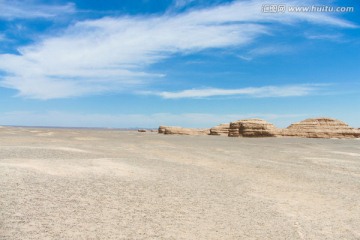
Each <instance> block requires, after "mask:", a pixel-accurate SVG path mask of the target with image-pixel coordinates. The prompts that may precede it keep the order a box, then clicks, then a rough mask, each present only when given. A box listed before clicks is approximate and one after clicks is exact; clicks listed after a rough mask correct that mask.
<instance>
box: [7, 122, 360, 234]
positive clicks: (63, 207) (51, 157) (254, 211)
mask: <svg viewBox="0 0 360 240" xmlns="http://www.w3.org/2000/svg"><path fill="white" fill-rule="evenodd" d="M359 226H360V141H359V140H335V139H299V138H260V139H249V138H228V137H216V136H164V135H160V134H155V133H137V132H130V131H129V132H126V131H117V130H79V129H35V128H10V127H5V128H0V239H6V240H7V239H9V240H10V239H360V228H359Z"/></svg>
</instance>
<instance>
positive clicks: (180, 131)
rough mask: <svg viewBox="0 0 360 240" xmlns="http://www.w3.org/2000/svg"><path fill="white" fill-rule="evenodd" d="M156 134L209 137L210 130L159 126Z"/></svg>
mask: <svg viewBox="0 0 360 240" xmlns="http://www.w3.org/2000/svg"><path fill="white" fill-rule="evenodd" d="M158 132H159V133H163V134H176V135H209V134H210V129H197V128H182V127H173V126H160V127H159V130H158Z"/></svg>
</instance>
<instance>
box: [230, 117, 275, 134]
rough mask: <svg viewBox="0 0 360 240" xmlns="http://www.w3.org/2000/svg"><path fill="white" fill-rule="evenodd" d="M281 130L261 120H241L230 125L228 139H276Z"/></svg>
mask: <svg viewBox="0 0 360 240" xmlns="http://www.w3.org/2000/svg"><path fill="white" fill-rule="evenodd" d="M280 135H281V130H279V129H277V128H276V127H275V126H274V125H273V124H271V123H269V122H267V121H265V120H262V119H257V118H254V119H243V120H239V121H236V122H232V123H230V129H229V135H228V136H229V137H276V136H280Z"/></svg>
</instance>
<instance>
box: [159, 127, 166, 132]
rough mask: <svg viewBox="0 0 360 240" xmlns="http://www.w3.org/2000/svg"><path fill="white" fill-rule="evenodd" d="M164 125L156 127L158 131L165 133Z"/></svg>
mask: <svg viewBox="0 0 360 240" xmlns="http://www.w3.org/2000/svg"><path fill="white" fill-rule="evenodd" d="M165 128H166V126H160V127H159V129H158V133H165Z"/></svg>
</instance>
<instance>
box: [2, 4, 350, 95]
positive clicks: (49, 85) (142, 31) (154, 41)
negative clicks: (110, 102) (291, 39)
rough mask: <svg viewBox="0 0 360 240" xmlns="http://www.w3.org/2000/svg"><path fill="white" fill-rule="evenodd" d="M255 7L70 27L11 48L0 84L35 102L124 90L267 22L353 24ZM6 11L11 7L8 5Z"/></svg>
mask: <svg viewBox="0 0 360 240" xmlns="http://www.w3.org/2000/svg"><path fill="white" fill-rule="evenodd" d="M0 1H1V0H0ZM1 3H3V5H4V3H7V1H6V2H5V1H4V0H3V1H1ZM16 3H18V4H19V2H16ZM287 3H288V2H287ZM262 4H264V2H263V1H236V2H233V3H231V4H226V5H221V6H216V7H211V8H207V9H197V10H193V11H190V12H185V13H181V14H166V15H163V16H136V17H130V16H124V17H117V18H115V17H111V18H110V17H107V18H102V19H98V20H88V21H81V22H77V23H75V24H74V25H71V26H69V27H68V28H67V29H65V30H63V31H61V32H59V33H57V34H54V33H52V35H48V36H42V37H41V39H42V40H41V41H39V42H36V43H34V44H31V45H28V46H23V47H21V48H19V49H18V51H19V54H18V55H15V54H2V55H0V71H2V72H4V73H5V75H4V77H2V79H1V82H0V85H1V86H3V87H7V88H12V89H16V90H17V91H18V92H19V95H20V96H23V97H28V98H37V99H53V98H67V97H74V96H82V95H87V94H97V93H102V92H106V91H124V90H127V91H132V90H133V89H137V90H138V89H139V86H141V87H144V85H145V84H149V83H150V82H151V80H153V79H156V78H158V77H161V76H162V74H161V73H160V74H158V73H156V74H154V73H152V72H149V71H145V69H148V66H150V65H151V64H153V63H157V62H160V61H163V60H164V59H167V58H169V57H171V56H173V55H174V54H188V53H195V52H199V51H202V50H205V49H214V48H218V49H219V48H226V47H232V46H236V47H241V46H244V45H247V44H250V43H253V42H254V41H256V39H257V37H259V36H262V35H264V34H269V33H270V32H271V31H272V26H273V24H295V23H297V22H303V21H306V22H309V23H312V24H324V25H332V26H337V27H353V24H351V23H349V22H347V21H344V20H342V19H340V18H337V17H334V16H331V15H325V14H322V13H317V14H312V13H306V14H302V13H291V14H290V13H289V14H264V13H261V6H262ZM294 4H296V3H295V2H294ZM15 5H16V4H15ZM10 6H11V7H12V8H14V4H10ZM5 7H6V6H5ZM72 8H73V5H71V4H70V5H65V6H54V8H53V9H51V8H46V7H44V8H41V7H40V8H36V9H34V11H31V8H30V9H28V8H26V11H27V12H28V13H24V15H23V16H24V17H26V16H28V17H36V16H39V17H41V16H42V17H50V16H53V15H54V14H56V13H57V12H60V11H71V9H72ZM14 9H15V10H11V9H9V12H10V13H2V14H3V17H8V18H10V17H16V16H18V15H20V14H21V11H22V10H25V8H21V7H20V6H19V7H17V8H16V7H15V8H14ZM39 9H40V10H39ZM2 12H6V11H2ZM6 14H8V15H6ZM26 14H28V15H26ZM269 23H272V24H269ZM19 66H21V67H19Z"/></svg>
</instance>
